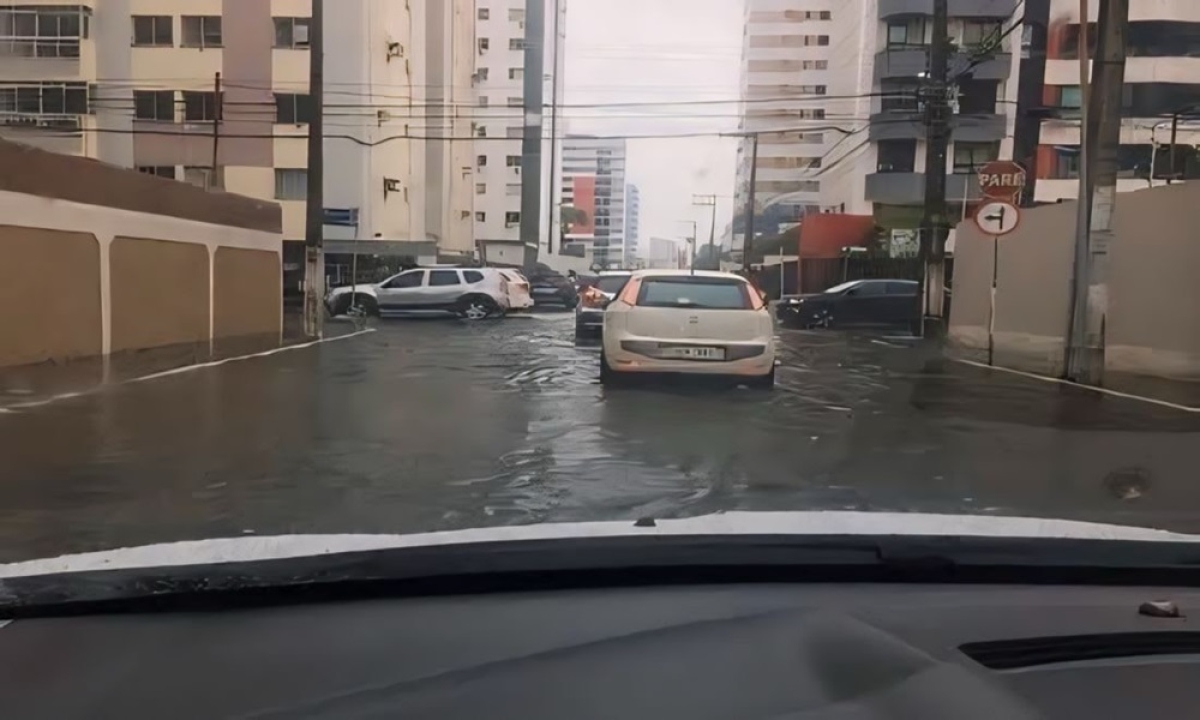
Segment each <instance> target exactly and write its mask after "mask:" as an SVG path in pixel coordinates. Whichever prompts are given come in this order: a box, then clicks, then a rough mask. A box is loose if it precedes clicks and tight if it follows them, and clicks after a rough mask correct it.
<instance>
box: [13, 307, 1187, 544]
mask: <svg viewBox="0 0 1200 720" xmlns="http://www.w3.org/2000/svg"><path fill="white" fill-rule="evenodd" d="M375 327H376V328H377V330H376V331H375V332H373V333H370V334H366V335H361V336H357V337H352V338H348V339H342V340H339V341H336V342H330V343H327V344H322V345H319V346H315V347H309V348H301V349H295V350H289V351H286V352H281V353H278V354H275V355H271V356H268V357H261V358H253V359H248V360H244V361H238V362H231V363H227V364H222V365H219V366H216V367H208V368H200V369H196V370H194V371H191V372H185V373H180V374H176V375H169V376H166V377H161V378H157V379H154V380H150V381H147V382H140V383H133V384H123V385H114V386H110V387H107V388H105V389H103V390H101V391H99V392H96V393H93V394H88V395H83V396H80V397H75V398H68V399H64V400H61V401H59V402H54V403H51V404H48V405H45V406H42V407H34V408H28V409H22V410H15V411H10V412H7V413H5V414H0V457H3V458H4V463H3V466H4V470H3V473H2V476H3V484H2V485H0V490H2V492H3V508H4V509H3V522H2V523H0V562H6V561H14V560H22V559H28V558H32V557H37V556H45V555H55V554H61V553H64V552H76V551H86V550H95V549H104V548H111V547H116V546H126V545H134V544H143V543H151V542H161V541H171V540H181V539H196V538H204V537H214V536H238V535H243V534H249V533H254V534H278V533H344V532H399V533H404V532H419V531H430V530H445V529H457V528H465V527H473V526H482V525H506V524H516V523H539V522H554V521H576V520H613V519H636V518H641V517H647V516H652V517H660V518H665V517H680V516H688V515H696V514H704V513H712V512H718V511H723V510H735V509H738V510H815V509H855V510H894V511H928V512H966V513H988V514H1006V515H1007V514H1020V515H1034V516H1043V517H1064V518H1072V519H1085V520H1094V521H1100V522H1115V523H1127V524H1139V525H1147V526H1154V527H1162V528H1168V529H1173V530H1181V531H1191V532H1197V531H1200V511H1196V510H1192V511H1187V510H1185V509H1187V508H1192V509H1195V508H1200V482H1197V480H1196V473H1195V472H1194V468H1195V467H1196V464H1197V463H1196V458H1197V453H1198V451H1197V450H1196V448H1197V444H1196V442H1197V433H1200V416H1198V415H1196V414H1190V413H1186V412H1182V411H1179V410H1173V409H1170V408H1164V407H1155V406H1153V405H1149V404H1144V403H1140V402H1137V401H1134V400H1129V399H1124V398H1119V397H1111V396H1102V395H1097V394H1093V393H1089V392H1085V391H1081V390H1078V389H1074V388H1067V387H1061V386H1058V385H1054V384H1050V383H1042V382H1038V381H1034V380H1029V379H1025V378H1021V377H1016V376H1012V375H1004V374H998V373H992V372H989V371H987V370H981V369H978V368H974V367H969V366H966V365H962V364H958V363H954V362H951V361H947V360H944V359H942V358H941V356H940V354H938V353H935V352H933V351H930V350H927V349H925V348H921V347H913V346H911V345H910V344H909V343H905V342H903V341H899V340H889V339H886V338H878V337H876V338H870V337H847V336H843V335H839V334H834V333H829V332H805V331H784V334H783V336H782V343H783V347H784V353H783V365H782V367H781V368H780V369H779V374H778V385H777V387H776V389H775V390H774V391H771V392H766V391H752V390H747V389H738V388H719V387H695V386H688V385H680V384H676V383H671V384H667V385H654V386H646V387H638V388H628V389H619V390H613V389H609V388H605V387H602V386H601V385H600V384H599V382H598V373H597V362H598V352H599V351H598V348H597V347H596V346H595V345H582V346H577V345H576V343H575V340H574V326H573V322H572V318H571V316H570V315H539V316H535V317H533V318H519V319H518V318H514V319H509V320H504V321H497V322H483V323H476V324H468V323H462V322H455V321H451V322H436V321H426V322H421V321H408V322H405V321H395V322H381V323H378V324H376V326H375Z"/></svg>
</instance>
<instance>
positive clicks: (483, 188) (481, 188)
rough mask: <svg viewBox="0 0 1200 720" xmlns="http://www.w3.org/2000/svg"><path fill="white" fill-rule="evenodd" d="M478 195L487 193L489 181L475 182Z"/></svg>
mask: <svg viewBox="0 0 1200 720" xmlns="http://www.w3.org/2000/svg"><path fill="white" fill-rule="evenodd" d="M475 194H476V195H487V183H475Z"/></svg>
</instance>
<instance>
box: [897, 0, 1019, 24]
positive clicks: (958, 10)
mask: <svg viewBox="0 0 1200 720" xmlns="http://www.w3.org/2000/svg"><path fill="white" fill-rule="evenodd" d="M948 4H949V6H950V17H953V18H997V19H998V18H1007V17H1008V16H1009V15H1011V14H1012V11H1013V0H950V2H949V3H948ZM913 15H933V0H879V19H880V20H890V19H892V18H902V17H905V16H913Z"/></svg>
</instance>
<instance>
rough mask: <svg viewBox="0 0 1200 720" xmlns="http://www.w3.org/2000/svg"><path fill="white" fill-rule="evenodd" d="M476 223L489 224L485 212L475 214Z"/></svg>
mask: <svg viewBox="0 0 1200 720" xmlns="http://www.w3.org/2000/svg"><path fill="white" fill-rule="evenodd" d="M475 222H487V213H485V212H477V213H475Z"/></svg>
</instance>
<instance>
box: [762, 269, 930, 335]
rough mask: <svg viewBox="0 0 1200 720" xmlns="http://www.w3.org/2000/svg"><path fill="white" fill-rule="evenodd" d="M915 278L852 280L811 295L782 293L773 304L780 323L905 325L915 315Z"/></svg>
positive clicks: (819, 325)
mask: <svg viewBox="0 0 1200 720" xmlns="http://www.w3.org/2000/svg"><path fill="white" fill-rule="evenodd" d="M918 291H919V284H918V283H917V282H916V281H915V280H852V281H850V282H845V283H842V284H841V285H835V286H834V287H831V288H829V289H828V290H826V291H825V292H823V293H817V294H814V295H785V296H784V297H783V298H782V299H780V301H779V304H778V305H777V306H776V308H775V317H776V318H778V320H779V322H780V324H781V325H783V326H784V327H800V328H808V327H826V328H829V327H855V326H888V325H893V326H907V325H910V324H911V323H913V322H914V320H915V318H916V315H917V303H916V297H917V293H918Z"/></svg>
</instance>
